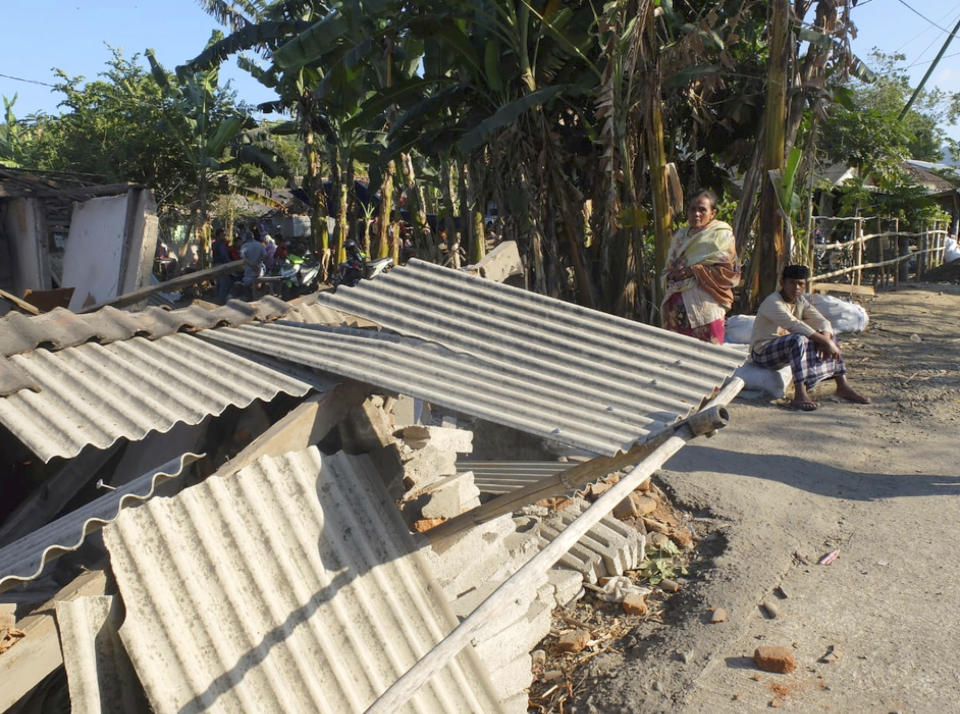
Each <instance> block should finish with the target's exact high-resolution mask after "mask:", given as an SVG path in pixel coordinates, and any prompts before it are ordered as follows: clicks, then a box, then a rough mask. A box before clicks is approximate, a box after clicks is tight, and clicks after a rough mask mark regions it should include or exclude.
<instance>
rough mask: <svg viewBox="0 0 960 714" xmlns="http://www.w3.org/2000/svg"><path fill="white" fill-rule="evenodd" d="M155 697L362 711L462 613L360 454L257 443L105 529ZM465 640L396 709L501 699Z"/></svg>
mask: <svg viewBox="0 0 960 714" xmlns="http://www.w3.org/2000/svg"><path fill="white" fill-rule="evenodd" d="M104 541H105V543H106V545H107V549H108V550H109V552H110V559H111V567H112V569H113V572H114V575H115V576H116V580H117V585H118V588H119V592H120V595H121V597H122V598H123V602H124V606H125V610H126V619H125V621H124V624H123V626H122V628H121V630H120V636H121V639H122V640H123V642H124V644H125V646H126V649H127V652H128V653H129V654H130V658H131V661H132V662H133V665H134V668H135V669H136V671H137V674H138V675H139V677H140V681H141V682H142V683H143V685H144V688H145V690H146V692H147V696H148V698H149V699H150V703H151V705H152V706H153V708H154V710H155V711H157V712H159V713H160V714H164V713H167V712H170V713H173V712H177V713H179V714H191V713H193V712H200V711H204V712H206V711H210V712H228V711H229V712H239V711H243V712H255V713H257V714H259V713H260V712H329V713H330V714H343V713H345V712H362V711H364V710H365V709H366V708H367V707H368V706H369V705H370V704H371V703H372V702H373V701H374V700H375V699H376V697H377V696H378V695H379V694H380V693H382V692H383V691H384V690H386V688H387V687H388V686H389V685H390V684H392V683H393V682H394V681H396V679H398V678H399V677H400V676H401V675H402V674H403V673H404V672H406V670H407V669H408V668H409V667H410V666H412V665H413V664H414V663H415V662H416V661H417V660H418V659H419V658H420V657H421V656H422V655H423V654H425V653H426V652H427V651H428V650H430V649H431V648H432V646H433V645H435V644H436V643H437V642H439V641H440V640H441V639H442V638H443V636H444V635H445V634H447V633H448V632H449V631H451V630H452V629H453V627H455V626H456V618H455V617H454V616H453V614H452V613H451V612H450V609H449V606H448V605H447V603H446V601H445V599H444V597H443V594H442V591H441V590H440V588H439V586H438V585H437V584H436V583H435V581H434V579H433V577H432V575H431V573H430V572H429V570H428V566H427V562H426V560H425V558H424V557H423V556H422V555H421V554H419V553H418V552H417V551H416V547H415V545H414V543H413V541H412V539H411V536H410V534H409V532H408V531H407V529H406V527H405V525H404V524H403V522H402V520H401V518H400V515H399V513H398V511H397V509H396V507H395V506H394V504H393V503H392V501H391V500H390V499H389V497H388V496H387V494H386V492H385V491H384V489H383V487H382V485H381V484H380V480H379V476H378V475H377V474H376V472H375V471H373V467H372V465H371V463H370V461H369V459H368V458H367V457H351V456H347V455H345V454H343V453H342V452H341V453H338V454H335V455H333V456H321V455H320V452H319V451H318V450H317V449H316V448H315V447H311V448H310V449H307V450H305V451H300V452H295V453H290V454H287V455H285V456H284V457H281V458H270V457H264V458H263V459H261V460H259V461H257V462H256V463H255V464H253V465H251V466H249V467H247V468H246V469H243V470H242V471H240V472H238V473H237V474H236V475H234V476H231V477H227V478H224V477H217V476H214V477H211V478H209V479H207V480H206V481H204V482H203V483H201V484H198V485H196V486H193V487H191V488H189V489H187V490H185V491H183V492H181V493H180V494H178V495H177V496H175V497H173V498H169V499H167V498H164V499H154V500H152V501H150V502H149V503H147V504H145V505H144V506H143V507H141V508H137V509H132V510H129V511H125V512H124V513H122V514H121V516H120V517H119V518H118V519H117V520H116V521H114V522H113V523H112V524H110V526H109V527H108V528H107V529H106V530H105V531H104ZM491 691H492V690H491V686H490V684H489V681H488V678H487V675H486V673H485V672H484V671H483V669H482V668H481V666H480V665H479V662H478V661H477V658H476V657H475V655H474V654H473V652H472V651H470V650H468V651H465V652H463V653H461V655H460V656H458V657H457V659H455V660H454V661H452V662H451V664H450V665H448V666H447V667H446V668H445V669H444V670H442V671H441V672H440V673H439V674H438V675H437V676H436V677H434V679H433V680H431V682H430V683H428V684H427V685H426V686H424V687H423V688H421V690H420V691H419V692H418V693H417V695H416V696H415V697H414V698H413V699H412V700H411V701H410V702H409V703H408V705H407V707H405V709H404V711H417V712H489V711H497V710H499V706H498V704H497V702H496V700H495V698H494V695H493V694H492V693H491Z"/></svg>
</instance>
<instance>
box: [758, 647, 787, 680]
mask: <svg viewBox="0 0 960 714" xmlns="http://www.w3.org/2000/svg"><path fill="white" fill-rule="evenodd" d="M753 661H754V662H755V663H756V665H757V667H759V668H760V669H762V670H763V671H764V672H776V673H778V674H789V673H790V672H792V671H793V670H794V669H796V667H797V661H796V659H795V658H794V656H793V652H791V651H790V649H789V648H787V647H778V646H775V645H763V646H762V647H757V649H756V650H755V651H754V653H753Z"/></svg>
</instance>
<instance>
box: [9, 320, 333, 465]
mask: <svg viewBox="0 0 960 714" xmlns="http://www.w3.org/2000/svg"><path fill="white" fill-rule="evenodd" d="M11 360H12V361H13V362H14V363H15V364H16V365H17V366H18V367H19V368H21V369H22V370H23V371H24V372H26V373H27V374H28V375H29V376H30V378H31V379H32V380H33V381H35V382H36V383H37V384H38V385H39V387H40V391H38V392H33V391H29V390H21V391H19V392H16V393H15V394H11V395H9V396H6V397H3V398H0V423H2V424H3V425H4V426H6V427H7V429H9V430H10V432H11V433H13V434H14V436H16V437H17V438H18V439H20V441H22V442H23V443H24V444H25V445H26V446H27V447H28V448H29V449H30V450H31V451H33V452H34V453H35V454H37V456H39V457H40V458H42V459H43V460H44V461H49V460H50V459H52V458H53V457H55V456H68V457H69V456H76V455H77V454H78V453H80V451H81V449H83V448H84V447H85V446H87V445H93V446H95V447H96V448H98V449H102V448H105V447H107V446H109V445H110V444H112V443H113V442H115V441H116V440H117V439H120V438H123V437H125V438H127V439H130V440H133V441H137V440H140V439H142V438H143V437H144V436H146V435H147V434H148V433H149V432H151V431H158V432H166V431H168V430H169V429H170V428H171V427H172V426H173V425H174V424H177V423H180V422H183V423H186V424H199V423H200V422H201V421H202V420H203V419H204V418H205V417H206V416H208V415H211V414H220V413H222V412H223V410H224V409H226V408H227V407H228V406H231V405H233V406H238V407H245V406H247V405H248V404H250V403H251V402H253V401H254V400H255V399H260V400H262V401H265V402H269V401H270V400H272V399H274V398H275V397H276V396H277V394H279V393H280V392H284V393H286V394H292V395H294V396H298V397H299V396H303V395H305V394H306V393H307V392H308V391H310V389H311V387H313V386H314V384H311V383H308V382H306V381H304V380H303V379H297V378H295V377H292V376H289V375H287V374H285V373H283V372H281V371H278V370H276V369H271V368H269V367H266V366H263V365H260V364H257V363H256V362H252V361H250V360H247V359H244V358H243V357H240V356H238V355H235V354H232V353H231V352H229V351H227V350H224V349H220V348H217V347H216V346H214V345H211V344H210V343H208V342H205V341H203V340H199V339H197V338H196V337H194V336H192V335H186V334H175V335H168V336H166V337H161V338H160V339H158V340H155V341H152V342H151V341H149V340H146V339H144V338H142V337H134V338H133V339H130V340H125V341H123V342H114V343H112V344H109V345H106V346H104V345H99V344H96V343H95V342H88V343H86V344H82V345H79V346H77V347H70V348H68V349H65V350H61V351H60V352H49V351H47V350H44V349H38V350H34V351H33V352H29V353H27V354H22V355H15V356H14V357H11ZM319 381H320V383H323V380H319Z"/></svg>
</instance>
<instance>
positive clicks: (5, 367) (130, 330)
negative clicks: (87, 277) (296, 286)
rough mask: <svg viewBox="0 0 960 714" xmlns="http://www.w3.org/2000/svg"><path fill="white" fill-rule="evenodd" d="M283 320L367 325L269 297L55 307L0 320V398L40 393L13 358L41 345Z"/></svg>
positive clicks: (155, 336) (72, 344)
mask: <svg viewBox="0 0 960 714" xmlns="http://www.w3.org/2000/svg"><path fill="white" fill-rule="evenodd" d="M279 317H287V318H289V319H291V320H295V321H297V322H308V323H311V324H329V325H339V324H352V325H359V326H363V325H364V321H362V320H357V319H356V318H348V317H347V316H346V315H343V314H341V313H340V312H338V311H336V310H333V309H331V308H329V307H324V306H321V305H317V304H316V303H303V302H301V303H299V304H298V303H293V302H291V303H287V302H284V301H283V300H280V299H279V298H276V297H273V296H269V295H268V296H267V297H265V298H262V299H261V300H258V301H257V302H252V303H247V302H242V301H240V300H231V301H230V302H228V303H227V304H226V305H223V306H222V307H214V308H208V307H204V306H203V305H202V304H196V305H191V306H189V307H185V308H182V309H180V310H164V309H161V308H159V307H150V308H147V309H146V310H143V311H140V312H128V311H126V310H118V309H116V308H113V307H104V308H101V309H99V310H97V311H96V312H91V313H86V314H82V315H78V314H76V313H73V312H71V311H70V310H67V309H64V308H56V309H54V310H51V311H50V312H47V313H44V314H42V315H37V316H30V315H22V314H20V313H17V312H11V313H8V314H7V315H5V316H4V317H2V318H0V396H6V395H8V394H13V393H14V392H17V391H19V390H21V389H37V387H38V385H37V383H36V382H35V381H33V380H32V379H30V376H29V375H28V374H27V373H26V372H24V371H23V370H22V369H20V368H19V367H18V366H17V365H16V363H15V362H14V361H13V360H11V359H9V357H10V356H11V355H18V354H23V353H26V352H31V351H33V350H34V349H36V348H37V347H39V346H41V345H43V346H44V347H46V348H48V349H50V350H52V351H56V350H61V349H65V348H67V347H75V346H77V345H82V344H84V343H86V342H98V343H100V344H102V345H106V344H110V343H111V342H118V341H121V340H128V339H130V338H131V337H134V336H140V337H146V338H148V339H151V340H155V339H158V338H160V337H164V336H166V335H171V334H173V333H175V332H179V331H181V330H184V331H196V330H205V329H209V328H212V327H217V326H222V325H242V324H245V323H248V322H266V321H270V320H275V319H277V318H279Z"/></svg>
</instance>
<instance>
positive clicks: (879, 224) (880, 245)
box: [874, 216, 887, 287]
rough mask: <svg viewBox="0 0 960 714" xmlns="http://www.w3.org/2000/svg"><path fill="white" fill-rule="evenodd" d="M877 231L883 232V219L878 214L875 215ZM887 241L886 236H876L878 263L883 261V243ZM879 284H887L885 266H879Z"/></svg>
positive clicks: (882, 285) (883, 285)
mask: <svg viewBox="0 0 960 714" xmlns="http://www.w3.org/2000/svg"><path fill="white" fill-rule="evenodd" d="M877 233H878V234H880V233H883V221H882V220H881V219H880V216H877ZM886 242H887V237H886V236H881V237H879V238H877V256H878V257H879V259H880V260H879V261H878V262H880V263H882V262H883V244H884V243H886ZM874 282H876V276H874ZM880 285H881V287H886V286H887V266H885V265H881V266H880Z"/></svg>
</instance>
